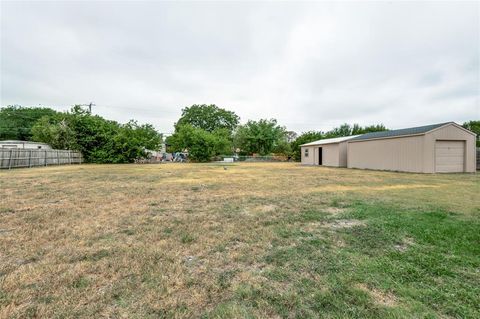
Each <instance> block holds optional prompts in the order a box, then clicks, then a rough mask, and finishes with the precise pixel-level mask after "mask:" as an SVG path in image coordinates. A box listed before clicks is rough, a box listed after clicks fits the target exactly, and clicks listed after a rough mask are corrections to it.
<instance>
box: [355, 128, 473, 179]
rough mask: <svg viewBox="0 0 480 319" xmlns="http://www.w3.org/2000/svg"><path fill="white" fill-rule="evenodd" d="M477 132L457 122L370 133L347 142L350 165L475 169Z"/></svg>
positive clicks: (393, 168)
mask: <svg viewBox="0 0 480 319" xmlns="http://www.w3.org/2000/svg"><path fill="white" fill-rule="evenodd" d="M475 137H476V135H475V133H473V132H471V131H469V130H467V129H465V128H463V127H462V126H460V125H458V124H456V123H454V122H447V123H440V124H434V125H427V126H420V127H413V128H407V129H400V130H392V131H384V132H374V133H367V134H363V135H360V136H357V137H355V138H353V139H350V140H349V141H348V145H347V167H349V168H365V169H375V170H389V171H402V172H417V173H457V172H475V171H476V167H475V164H476V152H475V139H476V138H475Z"/></svg>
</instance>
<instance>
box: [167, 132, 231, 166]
mask: <svg viewBox="0 0 480 319" xmlns="http://www.w3.org/2000/svg"><path fill="white" fill-rule="evenodd" d="M167 143H168V144H169V145H170V147H171V149H172V150H173V151H183V150H185V149H186V150H187V151H188V157H189V159H190V160H192V161H196V162H208V161H210V160H211V158H212V157H213V156H215V155H220V154H222V153H223V154H225V153H230V152H231V149H232V143H231V141H230V133H229V132H228V130H227V129H218V130H215V131H213V132H208V131H206V130H204V129H201V128H198V127H193V126H192V125H190V124H184V125H182V126H179V127H177V130H176V132H175V133H174V134H173V135H172V136H170V137H169V138H168V141H167Z"/></svg>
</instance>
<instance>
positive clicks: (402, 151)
mask: <svg viewBox="0 0 480 319" xmlns="http://www.w3.org/2000/svg"><path fill="white" fill-rule="evenodd" d="M424 137H425V136H424V135H420V136H407V137H398V138H387V139H378V140H366V141H357V142H352V141H350V142H348V147H347V166H348V167H349V168H363V169H378V170H391V171H402V172H419V173H420V172H425V169H424V162H425V160H424V140H425V138H424Z"/></svg>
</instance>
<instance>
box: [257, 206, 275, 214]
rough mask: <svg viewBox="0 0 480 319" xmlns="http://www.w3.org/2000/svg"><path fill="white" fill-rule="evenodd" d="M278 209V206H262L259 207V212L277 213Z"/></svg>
mask: <svg viewBox="0 0 480 319" xmlns="http://www.w3.org/2000/svg"><path fill="white" fill-rule="evenodd" d="M276 209H277V206H275V205H262V206H258V207H257V210H259V211H261V212H262V213H270V212H273V211H275V210H276Z"/></svg>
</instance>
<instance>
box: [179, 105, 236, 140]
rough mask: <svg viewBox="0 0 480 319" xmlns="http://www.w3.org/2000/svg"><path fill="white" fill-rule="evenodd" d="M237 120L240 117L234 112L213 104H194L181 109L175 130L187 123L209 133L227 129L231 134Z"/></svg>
mask: <svg viewBox="0 0 480 319" xmlns="http://www.w3.org/2000/svg"><path fill="white" fill-rule="evenodd" d="M239 120H240V118H239V117H238V116H237V115H236V114H235V113H234V112H232V111H228V110H225V109H222V108H219V107H218V106H216V105H215V104H211V105H206V104H201V105H199V104H194V105H192V106H190V107H186V108H184V109H182V116H181V117H180V119H179V120H178V122H177V123H176V124H175V130H177V128H179V127H181V126H183V125H185V124H189V125H191V126H192V127H194V128H200V129H203V130H205V131H207V132H210V133H212V132H213V131H215V130H218V129H227V130H228V132H230V134H231V133H232V132H233V131H234V130H235V128H236V127H237V125H238V123H239Z"/></svg>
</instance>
